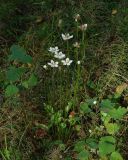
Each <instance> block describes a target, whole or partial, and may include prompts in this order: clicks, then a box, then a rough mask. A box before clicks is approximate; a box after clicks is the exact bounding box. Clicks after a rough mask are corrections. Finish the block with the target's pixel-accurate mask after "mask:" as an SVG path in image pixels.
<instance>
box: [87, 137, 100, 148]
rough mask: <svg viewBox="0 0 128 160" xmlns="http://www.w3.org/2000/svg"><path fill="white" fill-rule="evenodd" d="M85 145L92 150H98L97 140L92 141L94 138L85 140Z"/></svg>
mask: <svg viewBox="0 0 128 160" xmlns="http://www.w3.org/2000/svg"><path fill="white" fill-rule="evenodd" d="M86 143H87V145H88V146H89V147H90V148H93V149H97V148H98V143H97V140H96V139H94V138H88V139H87V140H86Z"/></svg>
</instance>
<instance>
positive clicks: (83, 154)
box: [77, 150, 89, 160]
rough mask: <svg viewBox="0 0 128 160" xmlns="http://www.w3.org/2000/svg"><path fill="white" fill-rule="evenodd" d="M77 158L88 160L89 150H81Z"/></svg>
mask: <svg viewBox="0 0 128 160" xmlns="http://www.w3.org/2000/svg"><path fill="white" fill-rule="evenodd" d="M77 158H78V159H79V160H88V158H89V152H88V151H86V150H83V151H81V152H80V153H79V154H78V156H77Z"/></svg>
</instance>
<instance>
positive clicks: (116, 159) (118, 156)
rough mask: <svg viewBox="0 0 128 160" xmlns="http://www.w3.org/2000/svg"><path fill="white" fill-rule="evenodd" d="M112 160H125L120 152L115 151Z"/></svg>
mask: <svg viewBox="0 0 128 160" xmlns="http://www.w3.org/2000/svg"><path fill="white" fill-rule="evenodd" d="M110 160H123V157H122V156H121V154H120V153H119V152H117V151H115V152H113V153H112V154H111V156H110Z"/></svg>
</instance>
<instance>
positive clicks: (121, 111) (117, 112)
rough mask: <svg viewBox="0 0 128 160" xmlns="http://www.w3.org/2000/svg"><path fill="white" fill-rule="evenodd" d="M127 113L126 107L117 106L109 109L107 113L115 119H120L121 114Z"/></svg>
mask: <svg viewBox="0 0 128 160" xmlns="http://www.w3.org/2000/svg"><path fill="white" fill-rule="evenodd" d="M126 113H127V109H126V108H124V107H119V108H118V109H115V108H113V109H112V110H110V111H109V115H110V116H111V117H112V118H114V119H115V120H116V119H122V118H123V116H124V115H125V114H126Z"/></svg>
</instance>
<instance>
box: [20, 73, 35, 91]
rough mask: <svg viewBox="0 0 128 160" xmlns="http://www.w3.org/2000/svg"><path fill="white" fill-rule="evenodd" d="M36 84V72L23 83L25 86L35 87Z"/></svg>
mask: <svg viewBox="0 0 128 160" xmlns="http://www.w3.org/2000/svg"><path fill="white" fill-rule="evenodd" d="M36 84H37V78H36V76H35V75H34V74H32V75H31V76H30V78H29V79H28V80H27V81H24V82H23V83H22V85H23V86H24V87H25V88H29V87H34V86H36Z"/></svg>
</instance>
